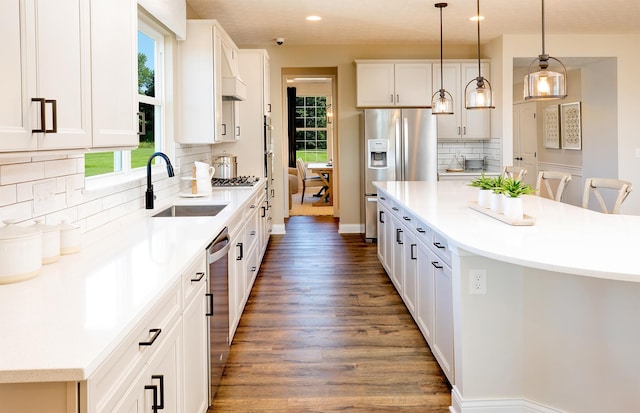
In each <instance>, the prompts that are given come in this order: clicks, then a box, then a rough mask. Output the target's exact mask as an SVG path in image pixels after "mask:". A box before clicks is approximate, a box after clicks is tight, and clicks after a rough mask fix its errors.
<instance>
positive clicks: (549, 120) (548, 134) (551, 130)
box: [542, 105, 560, 149]
mask: <svg viewBox="0 0 640 413" xmlns="http://www.w3.org/2000/svg"><path fill="white" fill-rule="evenodd" d="M542 116H543V117H542V127H543V128H544V130H543V131H542V133H543V139H544V147H545V148H552V149H559V148H560V115H559V113H558V105H549V106H545V107H544V109H543V110H542Z"/></svg>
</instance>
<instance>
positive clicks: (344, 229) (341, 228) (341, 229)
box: [338, 224, 364, 234]
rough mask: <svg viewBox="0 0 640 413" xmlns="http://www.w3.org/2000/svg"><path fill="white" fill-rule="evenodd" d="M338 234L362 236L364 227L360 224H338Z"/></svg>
mask: <svg viewBox="0 0 640 413" xmlns="http://www.w3.org/2000/svg"><path fill="white" fill-rule="evenodd" d="M338 233H340V234H363V233H364V225H361V224H339V225H338Z"/></svg>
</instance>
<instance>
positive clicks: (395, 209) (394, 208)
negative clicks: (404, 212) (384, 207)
mask: <svg viewBox="0 0 640 413" xmlns="http://www.w3.org/2000/svg"><path fill="white" fill-rule="evenodd" d="M391 209H393V210H394V211H400V210H399V209H398V207H391Z"/></svg>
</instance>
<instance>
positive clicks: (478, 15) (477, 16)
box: [476, 0, 482, 78]
mask: <svg viewBox="0 0 640 413" xmlns="http://www.w3.org/2000/svg"><path fill="white" fill-rule="evenodd" d="M477 7H478V14H477V15H476V19H478V20H477V22H478V78H480V77H482V75H481V73H480V0H478V1H477Z"/></svg>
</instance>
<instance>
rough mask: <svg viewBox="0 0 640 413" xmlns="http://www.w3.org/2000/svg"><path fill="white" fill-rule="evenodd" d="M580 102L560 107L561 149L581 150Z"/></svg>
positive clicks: (564, 104)
mask: <svg viewBox="0 0 640 413" xmlns="http://www.w3.org/2000/svg"><path fill="white" fill-rule="evenodd" d="M580 112H581V110H580V102H573V103H563V104H562V105H560V126H561V132H560V133H561V135H562V148H563V149H575V150H581V149H582V119H581V118H582V116H581V113H580Z"/></svg>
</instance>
